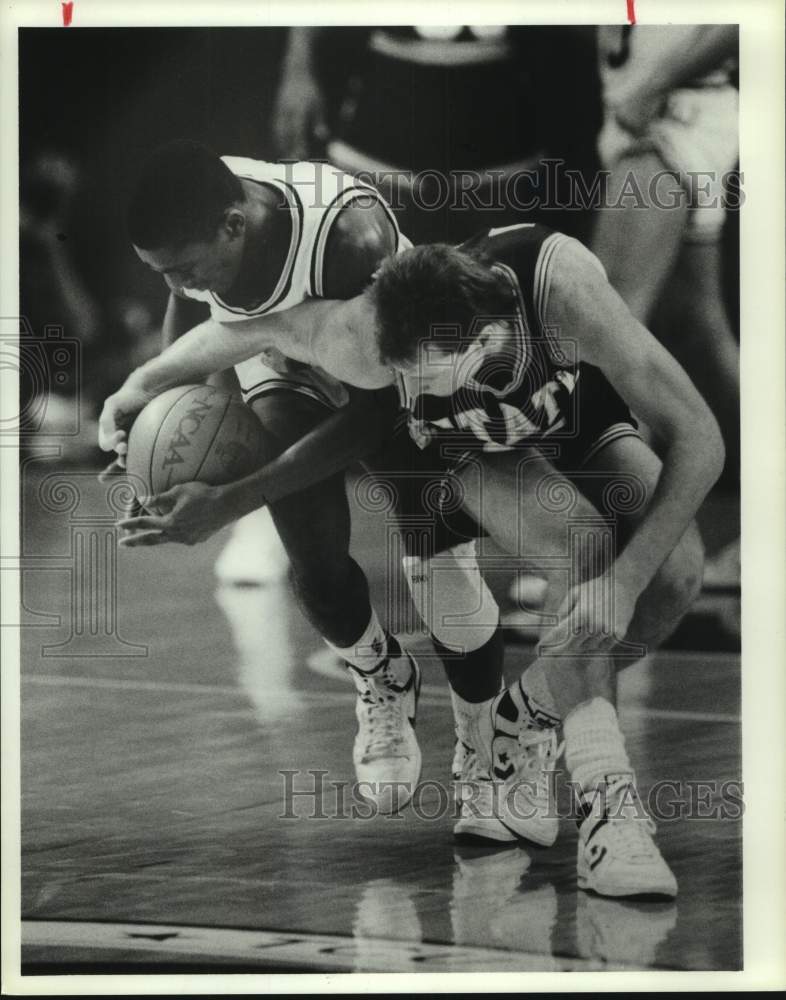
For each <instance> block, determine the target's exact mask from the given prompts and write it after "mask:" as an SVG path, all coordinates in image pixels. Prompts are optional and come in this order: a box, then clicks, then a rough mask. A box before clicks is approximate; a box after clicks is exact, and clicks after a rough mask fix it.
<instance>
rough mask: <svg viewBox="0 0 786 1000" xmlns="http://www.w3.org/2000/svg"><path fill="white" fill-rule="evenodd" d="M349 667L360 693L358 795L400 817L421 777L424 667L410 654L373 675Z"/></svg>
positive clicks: (385, 664)
mask: <svg viewBox="0 0 786 1000" xmlns="http://www.w3.org/2000/svg"><path fill="white" fill-rule="evenodd" d="M347 666H348V667H349V672H350V674H351V676H352V679H353V681H354V682H355V688H356V689H357V699H356V701H355V715H356V717H357V720H358V731H357V736H356V737H355V746H354V749H353V752H352V759H353V761H354V764H355V774H356V776H357V780H358V783H359V788H358V791H359V792H360V794H361V795H362V796H363V797H364V798H366V799H369V800H370V801H371V802H373V803H374V804H375V805H376V806H377V808H378V809H379V811H380V812H381V813H385V814H387V813H392V812H396V811H397V810H399V809H401V808H403V806H405V805H406V804H407V802H409V800H410V799H411V798H412V795H413V793H414V791H415V788H416V786H417V783H418V780H419V778H420V766H421V761H422V758H421V753H420V747H419V746H418V741H417V738H416V736H415V729H414V726H415V717H416V713H417V704H418V696H419V694H420V682H421V676H420V668H419V667H418V665H417V663H416V662H415V660H414V659H413V658H412V657H411V656H410V655H409V653H403V654H402V655H401V656H400V657H396V658H395V659H387V660H384V661H383V662H382V663H381V664H380V665H379V666H378V667H377V668H376V669H374V670H369V671H363V670H358V669H357V667H354V666H352V664H347ZM407 666H408V667H409V669H408V671H407V670H406V667H407ZM402 674H403V677H402V676H401V675H402Z"/></svg>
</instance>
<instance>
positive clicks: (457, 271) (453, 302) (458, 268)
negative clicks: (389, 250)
mask: <svg viewBox="0 0 786 1000" xmlns="http://www.w3.org/2000/svg"><path fill="white" fill-rule="evenodd" d="M492 263H493V261H492V260H491V259H490V258H489V257H487V256H485V255H484V254H483V253H482V252H480V251H479V250H476V249H474V248H473V249H472V250H469V249H467V250H461V249H459V248H457V247H452V246H448V245H447V244H445V243H431V244H426V245H424V246H419V247H415V248H414V249H412V250H405V251H404V252H403V253H400V254H395V255H394V256H391V257H388V258H387V260H386V261H385V262H384V263H383V264H382V266H381V268H380V269H379V271H378V273H377V275H376V278H375V279H374V283H373V284H372V286H371V291H370V294H371V295H372V297H373V300H374V304H375V306H376V313H377V338H378V339H377V344H378V347H379V354H380V359H381V360H382V363H383V364H391V363H394V364H395V363H396V362H399V363H400V362H407V361H413V360H414V359H415V358H416V356H417V350H418V344H419V343H422V342H424V341H432V342H433V341H434V339H435V337H436V338H437V339H438V338H439V337H440V335H443V334H444V336H445V338H446V342H445V350H446V351H447V350H451V349H456V347H458V349H459V350H464V349H466V348H467V347H469V345H470V343H471V341H472V340H473V339H474V337H475V336H476V335H477V333H478V324H479V322H480V321H482V320H484V319H491V318H503V317H506V318H508V319H509V318H511V316H512V314H513V312H514V304H513V291H512V289H511V288H510V285H509V284H508V282H507V281H506V280H505V278H504V277H503V276H502V275H501V274H499V273H498V272H496V271H494V270H492V268H491V264H492ZM457 342H458V343H457Z"/></svg>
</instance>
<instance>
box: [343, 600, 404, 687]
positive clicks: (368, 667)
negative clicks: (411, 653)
mask: <svg viewBox="0 0 786 1000" xmlns="http://www.w3.org/2000/svg"><path fill="white" fill-rule="evenodd" d="M325 643H326V644H327V645H328V646H329V647H330V648H331V649H332V650H333V652H335V653H336V654H337V655H338V656H340V657H341V658H342V659H343V660H346V661H347V663H351V664H352V666H353V667H354V668H355V670H357V671H360V672H361V673H364V674H367V673H371V672H372V671H374V670H376V669H377V667H378V666H379V665H380V663H384V662H385V660H388V659H389V660H390V673H391V677H392V679H393V681H394V682H395V683H406V681H407V680H409V676H410V673H411V672H412V667H411V665H410V662H409V657H407V656H402V653H401V646H400V645H399V644H398V641H397V640H396V639H394V638H393V637H392V636H389V635H388V633H387V632H386V631H385V630H384V628H383V627H382V625H381V624H380V621H379V618H377V613H376V611H375V610H374V609H373V608H372V609H371V617H370V618H369V622H368V625H367V626H366V629H365V631H364V632H363V634H362V635H361V636H360V638H359V639H358V640H357V642H353V643H352V645H351V646H345V647H344V646H336V645H335V644H334V643H332V642H328V640H327V639H325ZM350 673H354V672H353V671H350Z"/></svg>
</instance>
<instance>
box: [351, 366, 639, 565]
mask: <svg viewBox="0 0 786 1000" xmlns="http://www.w3.org/2000/svg"><path fill="white" fill-rule="evenodd" d="M575 391H576V393H577V406H576V414H575V431H576V433H575V434H574V435H572V436H570V437H561V438H554V437H548V436H544V437H542V438H527V439H526V440H524V441H522V442H521V446H522V447H540V448H542V449H543V450H544V453H545V455H546V456H547V458H548V461H550V462H551V463H552V464H553V465H554V466H555V468H557V469H559V471H560V472H562V473H564V474H565V475H566V476H567V477H568V478H569V477H570V474H571V473H572V472H578V471H579V470H581V468H582V467H583V466H584V465H586V463H587V462H588V461H590V460H591V459H592V457H593V456H594V455H596V454H597V453H598V452H599V451H601V449H602V448H604V447H606V445H608V444H610V443H611V442H612V441H616V440H618V439H619V438H622V437H630V436H633V437H639V433H638V429H637V428H638V424H637V422H636V420H635V419H634V417H633V415H632V414H631V412H630V410H629V408H628V406H627V404H626V403H625V402H624V400H623V399H622V398H621V397H620V395H619V393H617V392H616V391H615V389H614V388H613V387H612V385H611V384H610V383H609V381H608V380H607V379H606V377H605V376H604V375H603V373H602V372H601V371H600V369H598V368H595V367H593V366H591V365H582V366H581V374H580V377H579V379H578V381H577V388H576V390H575ZM457 440H458V442H459V443H458V445H457V446H456V447H451V444H450V436H449V435H444V436H442V437H441V438H440V440H439V441H435V442H433V443H432V444H430V445H428V446H427V447H426V448H422V449H421V448H419V447H418V446H417V445H416V444H415V443H414V441H413V440H412V438H411V437H410V435H409V433H408V429H407V426H406V423H405V422H404V420H403V419H402V420H401V421H399V425H398V426H397V428H396V431H395V433H394V434H393V436H392V438H391V440H390V441H388V442H387V443H386V444H385V446H384V447H383V448H382V449H381V450H380V451H379V452H378V453H376V454H375V455H374V456H372V457H371V458H369V459H368V460H365V461H364V463H363V464H364V465H365V466H366V467H367V468H368V469H369V471H371V472H373V473H374V474H375V476H376V477H377V478H378V479H379V480H381V482H382V483H383V484H387V488H388V489H389V491H390V506H391V508H392V509H394V510H395V513H396V516H397V518H398V521H399V528H400V529H401V538H402V550H403V554H407V555H418V556H421V557H423V556H425V555H433V554H435V553H437V552H442V551H444V550H445V549H449V548H453V546H455V545H460V544H463V543H464V542H466V541H469V540H470V539H473V538H482V537H483V536H484V535H485V534H486V532H485V531H484V529H483V528H482V527H481V525H479V524H478V523H477V521H475V519H474V518H473V517H471V516H470V515H469V514H468V513H467V512H466V511H464V510H463V509H462V508H461V506H460V503H459V502H457V494H456V491H455V490H454V489H452V488H451V474H452V473H453V472H456V471H458V470H459V469H460V468H461V466H462V464H463V463H464V462H465V461H466V460H467V459H468V458H469V456H470V454H479V453H480V454H482V453H483V448H482V444H481V442H478V446H477V448H474V449H468V448H467V445H466V435H461V436H459V438H458V439H457ZM511 450H515V449H511ZM495 454H499V453H498V452H497V453H495ZM424 545H425V546H426V548H427V549H428V551H427V552H424V551H423V549H424Z"/></svg>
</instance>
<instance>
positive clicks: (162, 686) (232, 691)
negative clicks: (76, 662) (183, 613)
mask: <svg viewBox="0 0 786 1000" xmlns="http://www.w3.org/2000/svg"><path fill="white" fill-rule="evenodd" d="M312 669H313V668H312ZM315 672H317V673H320V674H322V675H323V676H327V677H331V678H335V679H340V680H345V678H344V676H343V675H339V674H336V673H332V672H331V673H328V672H327V671H323V670H317V671H315ZM21 680H22V683H23V684H36V685H39V686H42V687H77V688H79V687H81V688H93V689H95V690H107V691H138V692H140V693H145V692H149V693H151V694H164V693H169V694H195V695H200V696H202V697H204V696H205V695H216V694H218V695H226V696H229V697H235V698H240V697H242V698H244V699H246V698H248V697H249V694H248V692H246V691H245V690H244V689H243V688H242V687H240V686H237V687H234V686H230V685H223V684H187V683H182V682H177V683H176V682H171V681H142V680H131V679H128V678H122V677H73V676H71V677H66V676H61V675H59V674H23V675H22V677H21ZM296 694H297V697H298V699H300V700H301V701H304V702H312V703H314V704H325V703H326V702H329V703H330V704H344V705H349V704H350V701H349V698H348V697H347V695H348V694H349V691H346V692H345V691H302V690H298V691H297V692H296ZM265 699H266V701H267V702H268V703H270V704H274V703H275V704H283V705H286V704H288V703H290V702H291V701H292V692H290V691H275V690H273V691H269V692H266V693H265ZM420 701H421V703H423V704H427V705H441V704H446V703H448V702H449V701H450V693H449V691H448V690H447V688H441V687H436V686H433V685H430V684H424V685H423V686H422V688H421V689H420ZM250 710H251V709H250ZM620 714H621V715H623V716H625V717H629V718H631V717H632V718H648V719H666V720H669V719H671V720H675V721H676V720H680V721H684V722H711V723H721V724H730V725H740V723H741V721H742V720H741V718H740V716H739V715H734V714H731V713H725V712H693V711H690V710H685V709H677V708H646V707H642V706H639V705H628V704H625V702H622V703H621V704H620Z"/></svg>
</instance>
